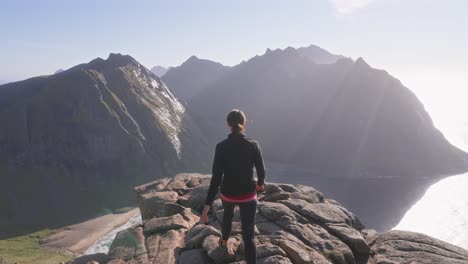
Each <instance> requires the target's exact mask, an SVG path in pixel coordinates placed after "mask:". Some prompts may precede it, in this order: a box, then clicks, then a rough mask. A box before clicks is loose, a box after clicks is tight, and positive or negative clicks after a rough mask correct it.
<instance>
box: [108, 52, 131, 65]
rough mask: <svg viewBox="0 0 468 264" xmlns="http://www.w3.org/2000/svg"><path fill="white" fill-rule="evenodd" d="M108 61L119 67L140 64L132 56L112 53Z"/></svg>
mask: <svg viewBox="0 0 468 264" xmlns="http://www.w3.org/2000/svg"><path fill="white" fill-rule="evenodd" d="M106 61H107V62H109V63H113V64H117V65H126V64H130V63H132V64H138V62H137V61H136V60H135V59H134V58H133V57H132V56H130V55H123V54H121V53H110V54H109V57H108V58H107V60H106Z"/></svg>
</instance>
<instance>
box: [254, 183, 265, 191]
mask: <svg viewBox="0 0 468 264" xmlns="http://www.w3.org/2000/svg"><path fill="white" fill-rule="evenodd" d="M255 190H256V191H257V192H263V191H264V190H265V184H264V185H258V184H257V186H256V187H255Z"/></svg>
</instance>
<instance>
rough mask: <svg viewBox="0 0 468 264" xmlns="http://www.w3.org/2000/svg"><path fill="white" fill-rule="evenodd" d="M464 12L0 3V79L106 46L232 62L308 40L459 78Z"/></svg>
mask: <svg viewBox="0 0 468 264" xmlns="http://www.w3.org/2000/svg"><path fill="white" fill-rule="evenodd" d="M467 13H468V1H466V0H458V1H456V0H445V1H432V0H303V1H300V0H297V1H296V0H284V1H275V0H236V1H220V0H212V1H211V0H200V1H182V0H180V1H179V0H174V1H156V0H152V1H137V0H134V1H130V0H128V1H123V0H108V1H104V0H100V1H95V0H80V1H63V0H60V1H51V0H41V1H33V0H31V1H21V0H15V1H3V2H2V4H1V6H0V34H1V36H2V41H0V60H1V64H0V82H2V81H3V82H5V81H13V80H20V79H24V78H27V77H31V76H36V75H41V74H50V73H52V72H54V71H55V70H57V69H59V68H64V69H66V68H69V67H71V66H73V65H76V64H79V63H82V62H88V61H90V60H91V59H93V58H95V57H103V58H106V57H107V56H108V53H110V52H120V53H125V54H130V55H132V56H133V57H135V58H136V59H137V60H138V61H140V62H141V63H143V64H144V65H145V66H147V67H151V66H154V65H158V64H159V65H163V66H171V65H179V64H180V63H182V62H183V61H184V60H186V59H187V58H188V57H190V56H191V55H197V56H199V57H202V58H207V59H212V60H216V61H219V62H221V63H223V64H226V65H233V64H237V63H239V62H240V61H242V60H244V59H248V58H250V57H252V56H254V55H256V54H262V53H264V51H265V49H266V48H284V47H287V46H293V47H299V46H308V45H309V44H316V45H318V46H321V47H323V48H325V49H327V50H329V51H331V52H333V53H337V54H343V55H346V56H350V57H352V58H357V57H359V56H362V57H364V59H365V60H366V61H368V62H369V63H370V64H371V65H372V66H374V67H376V68H383V69H386V70H388V71H389V72H390V73H392V74H393V75H395V76H396V77H398V78H400V79H402V81H403V82H404V83H407V84H409V85H411V84H412V83H413V82H415V80H416V82H417V81H421V78H425V76H428V75H433V74H434V73H435V74H439V75H440V76H439V77H438V79H439V80H442V81H446V79H447V78H450V79H451V82H455V83H456V84H457V85H459V84H460V83H463V82H465V83H464V84H468V81H467V79H466V78H468V77H464V75H465V74H467V73H468V48H467V47H468V16H467ZM442 75H443V76H442ZM432 77H434V76H432ZM458 79H460V80H458ZM426 81H427V79H426ZM427 82H429V83H430V84H434V82H433V81H430V80H429V81H427ZM415 85H417V84H415ZM441 89H443V87H441ZM467 89H468V87H467Z"/></svg>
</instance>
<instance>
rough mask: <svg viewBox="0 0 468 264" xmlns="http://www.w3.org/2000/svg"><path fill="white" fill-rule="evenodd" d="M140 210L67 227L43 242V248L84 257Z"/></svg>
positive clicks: (106, 216)
mask: <svg viewBox="0 0 468 264" xmlns="http://www.w3.org/2000/svg"><path fill="white" fill-rule="evenodd" d="M139 213H140V210H139V209H138V208H135V209H132V210H130V211H128V212H125V213H121V214H108V215H104V216H101V217H98V218H94V219H91V220H88V221H85V222H83V223H79V224H75V225H70V226H66V227H64V228H61V229H59V230H57V232H55V233H54V234H53V235H51V236H49V237H48V238H46V239H44V240H42V241H41V246H42V247H44V248H46V249H48V250H52V251H55V252H61V253H66V254H71V255H82V254H83V253H84V252H85V251H86V250H87V249H88V247H90V246H91V245H92V244H93V243H94V242H96V241H97V240H98V239H99V238H101V237H102V236H104V235H105V234H107V233H109V232H110V231H112V230H113V229H115V228H117V227H119V226H121V225H123V224H125V223H126V222H127V221H128V220H129V219H130V218H132V217H134V216H136V215H138V214H139Z"/></svg>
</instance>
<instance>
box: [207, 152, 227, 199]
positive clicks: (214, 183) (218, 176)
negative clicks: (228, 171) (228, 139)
mask: <svg viewBox="0 0 468 264" xmlns="http://www.w3.org/2000/svg"><path fill="white" fill-rule="evenodd" d="M222 179H223V164H222V162H221V153H220V147H219V144H217V145H216V150H215V156H214V159H213V170H212V175H211V181H210V187H209V189H208V195H207V196H206V200H205V205H208V206H210V205H211V204H212V203H213V200H214V198H215V196H216V193H217V192H218V190H219V186H220V185H221V181H222Z"/></svg>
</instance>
